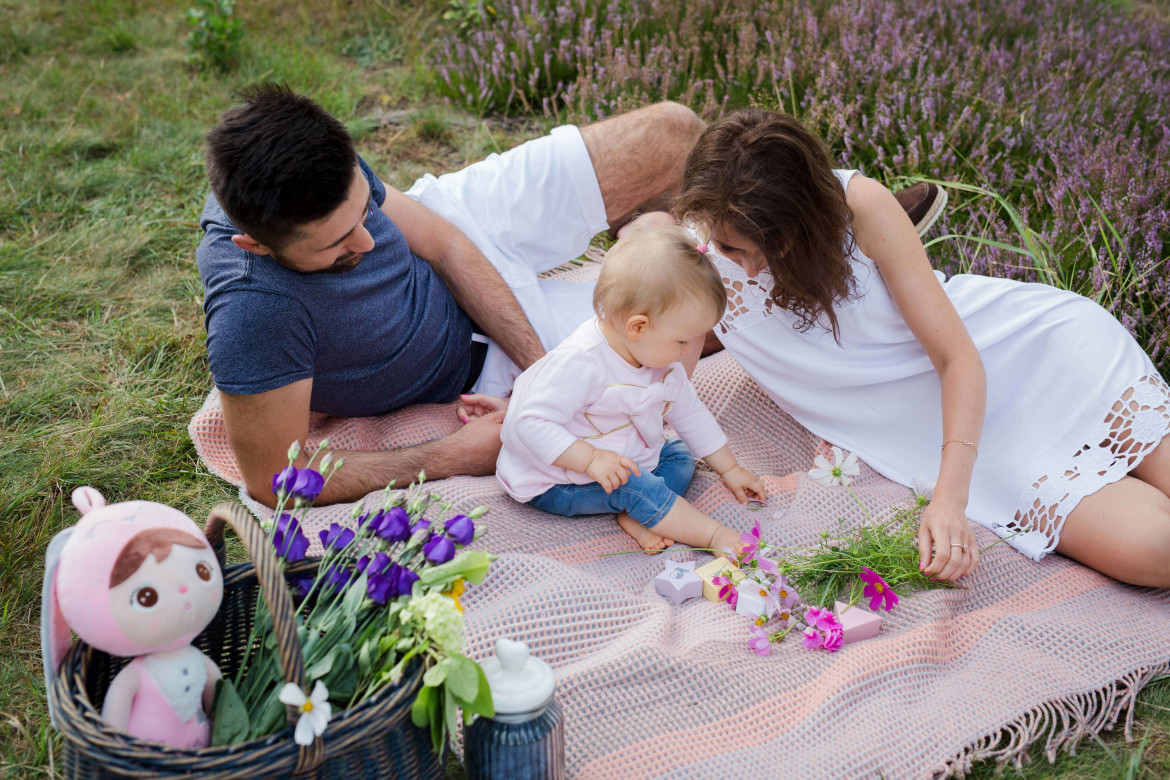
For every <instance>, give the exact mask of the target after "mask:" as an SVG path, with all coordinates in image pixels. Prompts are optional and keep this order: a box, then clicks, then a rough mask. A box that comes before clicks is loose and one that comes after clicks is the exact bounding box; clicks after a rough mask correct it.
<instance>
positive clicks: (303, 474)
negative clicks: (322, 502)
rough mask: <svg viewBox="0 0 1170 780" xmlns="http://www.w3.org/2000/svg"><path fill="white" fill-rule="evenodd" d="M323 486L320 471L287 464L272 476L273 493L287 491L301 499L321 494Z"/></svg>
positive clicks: (313, 497) (309, 498) (311, 499)
mask: <svg viewBox="0 0 1170 780" xmlns="http://www.w3.org/2000/svg"><path fill="white" fill-rule="evenodd" d="M324 487H325V477H323V476H321V473H320V472H318V471H314V470H313V469H308V468H306V469H298V468H297V467H296V466H287V467H285V469H284V470H283V471H281V472H280V473H279V474H276V475H274V476H273V477H272V492H273V493H287V494H288V495H290V496H292V497H293V498H299V499H301V500H302V501H313V500H314V499H316V498H317V496H319V495H321V489H322V488H324Z"/></svg>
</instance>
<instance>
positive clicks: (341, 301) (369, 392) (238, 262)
mask: <svg viewBox="0 0 1170 780" xmlns="http://www.w3.org/2000/svg"><path fill="white" fill-rule="evenodd" d="M359 163H360V164H361V170H362V173H363V174H364V175H365V177H366V179H367V180H368V181H369V183H370V194H371V198H372V201H373V204H374V206H372V207H371V212H370V215H369V217H368V218H367V219H366V229H367V230H369V231H370V235H372V236H373V238H374V248H373V249H372V250H370V251H369V252H367V253H366V255H365V257H364V258H363V259H362V261H361V262H360V263H359V264H358V265H357V267H355V268H353V269H352V270H350V271H346V272H344V273H336V274H331V273H317V274H303V273H299V272H297V271H293V270H290V269H288V268H285V267H284V266H282V265H280V264H279V263H277V262H276V261H275V260H273V259H272V258H271V257H267V256H260V255H254V254H252V253H251V252H247V251H245V250H243V249H240V248H239V247H237V246H236V245H235V244H233V243H232V240H231V238H232V236H233V235H236V234H238V233H240V232H241V231H240V230H238V229H237V228H236V227H235V226H234V225H232V224H231V221H230V220H229V219H228V217H227V215H226V214H225V213H224V211H223V209H221V208H220V206H219V203H218V202H216V200H215V197H214V196H210V197H208V199H207V206H206V208H204V210H203V215H202V217H201V219H200V225H201V226H202V227H203V229H204V231H206V234H205V235H204V237H203V241H202V242H201V243H200V244H199V248H198V250H196V253H195V257H196V261H197V263H198V265H199V275H200V276H201V277H202V279H203V290H204V302H203V311H204V314H205V317H206V319H205V323H206V327H207V353H208V356H209V357H210V360H211V374H212V377H213V378H214V379H215V384H216V386H217V387H218V388H219V389H220V390H223V391H224V392H227V393H234V394H239V395H254V394H256V393H263V392H265V391H267V390H274V389H276V388H278V387H284V386H285V385H289V384H292V383H293V382H296V381H298V380H300V379H307V378H309V377H312V379H313V396H312V400H311V402H310V408H311V409H312V410H313V411H318V412H325V413H327V414H336V415H341V416H345V417H361V416H367V415H373V414H381V413H383V412H388V411H391V410H393V409H399V408H401V407H403V406H406V405H408V404H414V403H438V402H443V401H451V400H453V399H454V398H455V396H456V395H457V394H458V393H459V391H460V389H461V388H462V387H463V383H464V382H465V381H466V379H467V376H468V372H469V371H470V367H471V321H470V320H469V319H468V318H467V315H466V314H464V313H463V311H462V310H461V309H460V308H459V306H458V305H457V304H456V303H455V299H454V298H453V297H452V296H451V292H450V290H448V289H447V285H445V284H444V283H443V281H442V279H440V278H439V276H438V275H437V274H436V273H435V271H434V269H432V268H431V266H430V264H428V263H427V262H426V261H425V260H422V259H421V258H418V257H416V256H414V255H413V254H412V253H411V251H410V249H409V247H408V246H407V244H406V239H405V238H404V237H403V236H402V232H401V231H400V230H399V229H398V228H397V226H395V224H394V223H393V222H392V221H391V220H390V218H389V217H387V216H386V215H385V214H384V213H383V212H382V211H381V210H380V209H379V208H377V207H380V206H381V205H382V203H383V201H385V199H386V190H385V188H384V187H383V186H382V183H381V182H380V181H379V180H378V177H377V176H375V175H374V174H373V172H372V171H371V170H370V168H369V166H368V165H366V163H365V161H364V160H360V159H359ZM375 206H377V207H375Z"/></svg>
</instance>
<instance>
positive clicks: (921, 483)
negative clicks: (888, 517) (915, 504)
mask: <svg viewBox="0 0 1170 780" xmlns="http://www.w3.org/2000/svg"><path fill="white" fill-rule="evenodd" d="M935 482H937V480H934V479H927V478H926V477H924V476H923V475H921V474H919V475H918V476H917V477H915V478H914V487H913V488H911V490H913V491H914V497H915V498H930V497H931V496H932V495H934V484H935Z"/></svg>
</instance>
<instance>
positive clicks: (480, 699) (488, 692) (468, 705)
mask: <svg viewBox="0 0 1170 780" xmlns="http://www.w3.org/2000/svg"><path fill="white" fill-rule="evenodd" d="M472 663H473V664H475V676H476V679H477V680H478V683H477V685H478V687H477V688H476V694H475V700H474V701H470V702H469V701H463V702H460V703H461V704H462V705H463V716H464V717H467V713H469V712H473V713H475V714H476V715H486V716H487V717H489V718H490V717H492V716H493V715H495V714H496V707H495V705H494V704H492V689H491V686H490V685H488V680H487V675H486V674H484V673H483V669H482V668H480V665H479V664H476V663H475V662H474V661H472Z"/></svg>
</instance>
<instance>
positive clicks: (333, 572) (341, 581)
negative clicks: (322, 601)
mask: <svg viewBox="0 0 1170 780" xmlns="http://www.w3.org/2000/svg"><path fill="white" fill-rule="evenodd" d="M353 577H354V572H352V571H350V570H349V569H347V568H345V567H344V566H342V565H340V564H333V565H332V566H330V567H329V569H328V570H327V571H326V572H325V584H326V585H330V586H332V587H334V588H338V589H341V588H344V587H345V586H346V585H349V583H350V580H352V579H353Z"/></svg>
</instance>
